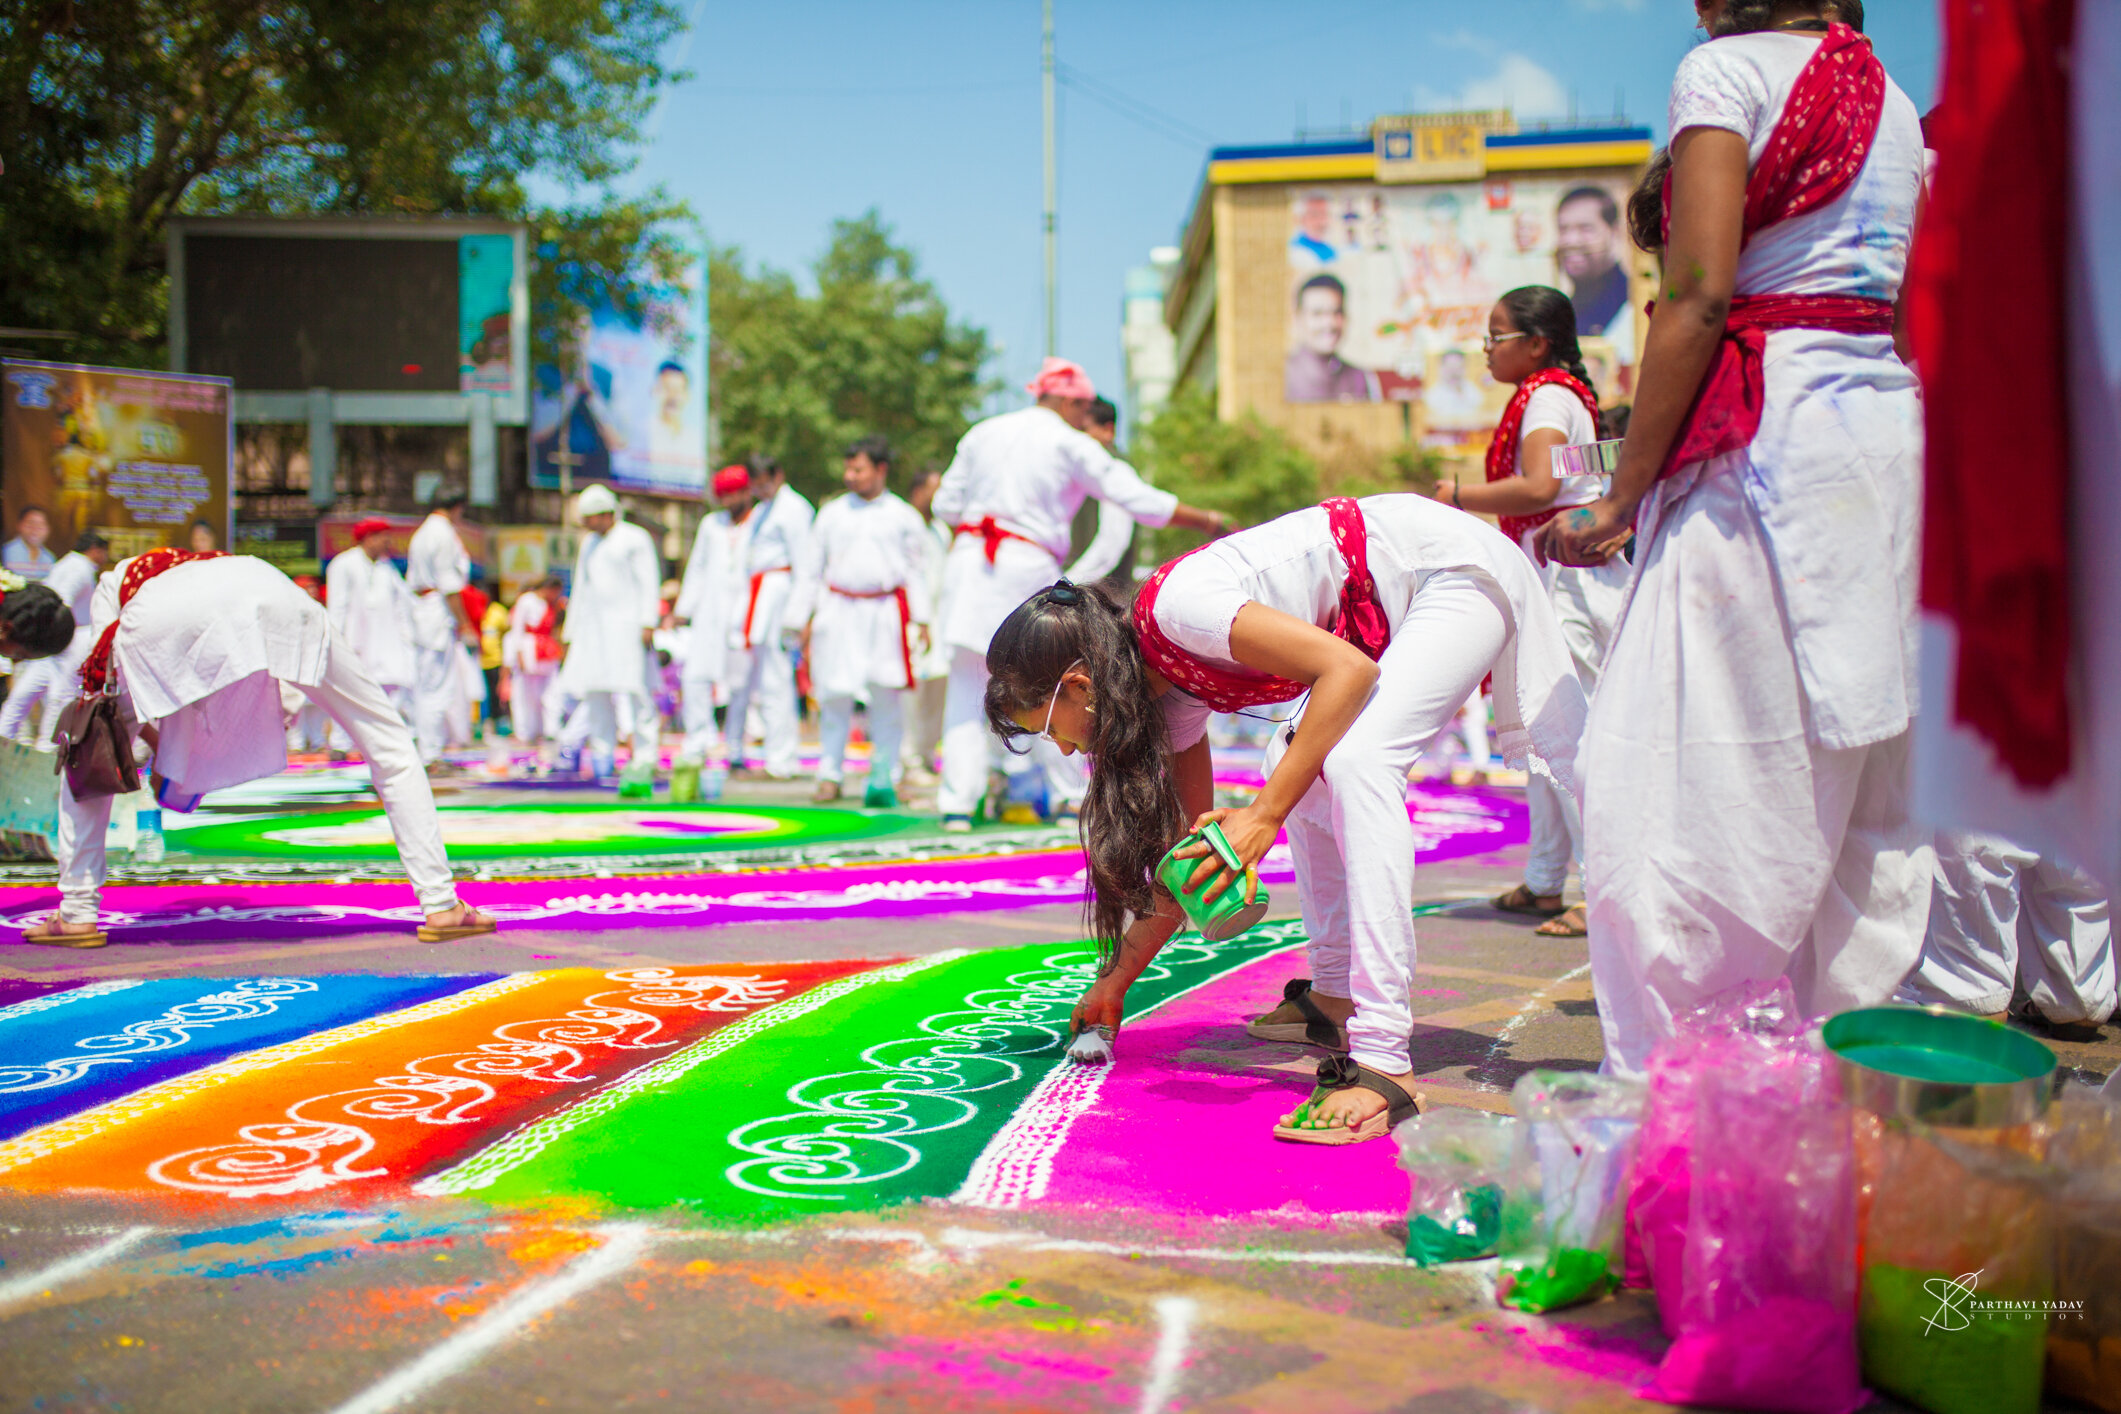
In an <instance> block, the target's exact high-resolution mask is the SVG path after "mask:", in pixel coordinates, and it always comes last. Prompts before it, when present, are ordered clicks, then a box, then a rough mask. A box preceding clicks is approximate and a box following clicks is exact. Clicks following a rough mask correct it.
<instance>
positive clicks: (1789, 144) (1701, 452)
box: [1651, 24, 1893, 479]
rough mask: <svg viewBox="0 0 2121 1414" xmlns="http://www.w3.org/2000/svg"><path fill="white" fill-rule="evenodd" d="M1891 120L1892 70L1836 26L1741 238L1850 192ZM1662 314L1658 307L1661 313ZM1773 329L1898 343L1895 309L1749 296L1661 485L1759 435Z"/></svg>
mask: <svg viewBox="0 0 2121 1414" xmlns="http://www.w3.org/2000/svg"><path fill="white" fill-rule="evenodd" d="M1884 112H1885V66H1884V65H1882V64H1880V63H1879V62H1878V56H1877V55H1876V54H1874V53H1873V52H1872V51H1871V42H1870V41H1869V40H1868V39H1865V38H1864V37H1863V36H1862V35H1860V34H1858V33H1856V32H1855V31H1854V30H1852V29H1850V28H1849V27H1848V26H1847V25H1844V24H1835V25H1833V26H1831V27H1830V28H1829V29H1828V30H1827V33H1826V38H1825V39H1823V40H1821V41H1820V42H1819V48H1818V51H1817V52H1816V53H1814V54H1813V55H1812V57H1811V58H1810V59H1808V60H1806V61H1805V65H1804V68H1803V70H1802V71H1801V72H1800V73H1799V74H1798V75H1797V82H1796V84H1795V85H1794V86H1793V87H1792V88H1791V89H1790V96H1789V100H1788V101H1787V102H1786V103H1785V104H1784V105H1783V108H1782V116H1781V117H1780V118H1777V119H1776V120H1775V130H1774V132H1772V133H1770V134H1769V135H1768V141H1767V147H1766V148H1765V149H1763V150H1762V152H1761V154H1760V160H1759V161H1758V162H1756V163H1754V164H1753V170H1752V172H1751V174H1750V175H1749V176H1748V177H1747V178H1746V184H1745V223H1744V227H1743V232H1744V234H1743V239H1744V240H1746V241H1750V240H1752V238H1753V235H1754V233H1755V232H1757V231H1760V230H1762V229H1764V228H1765V227H1768V226H1772V225H1775V224H1776V223H1778V222H1781V221H1787V220H1789V219H1790V218H1791V217H1794V216H1802V215H1804V214H1805V213H1806V212H1808V211H1816V210H1817V209H1819V208H1820V207H1822V206H1825V205H1826V204H1827V203H1828V202H1830V201H1832V200H1834V199H1835V198H1836V197H1838V196H1840V195H1841V194H1842V193H1843V192H1845V191H1847V190H1848V188H1849V184H1850V183H1851V182H1853V181H1855V180H1856V176H1857V174H1858V173H1859V172H1861V171H1862V170H1863V164H1864V163H1865V162H1867V161H1869V160H1870V155H1871V144H1872V143H1873V142H1875V141H1876V140H1877V137H1878V122H1879V119H1880V118H1881V117H1882V116H1883V115H1884ZM1664 229H1665V235H1666V238H1667V241H1668V242H1669V238H1670V236H1671V230H1672V183H1670V182H1666V183H1665V187H1664ZM1655 309H1656V307H1655V306H1654V305H1653V306H1651V311H1652V313H1653V314H1654V313H1655ZM1770 329H1832V330H1836V331H1839V332H1841V333H1847V334H1890V333H1892V331H1893V307H1892V305H1890V304H1889V303H1887V302H1886V301H1884V300H1870V299H1859V298H1856V297H1854V296H1849V295H1794V294H1767V295H1741V296H1739V297H1738V298H1737V299H1735V300H1733V301H1732V302H1731V313H1730V317H1729V319H1728V320H1727V322H1726V324H1725V326H1724V337H1723V342H1722V343H1721V344H1719V345H1718V346H1717V349H1716V361H1715V362H1714V363H1713V364H1711V365H1710V367H1709V371H1708V373H1707V375H1706V376H1705V377H1703V378H1702V380H1701V388H1700V390H1699V391H1698V392H1697V393H1696V394H1695V396H1694V406H1693V408H1692V409H1691V410H1690V411H1689V412H1688V413H1687V420H1686V422H1685V424H1684V425H1683V426H1682V427H1681V428H1680V430H1679V435H1678V436H1677V437H1676V438H1674V439H1673V441H1672V450H1671V452H1670V453H1669V454H1668V455H1667V456H1666V457H1665V460H1664V469H1663V470H1662V471H1660V472H1659V473H1658V476H1659V478H1660V479H1661V478H1663V477H1666V476H1670V475H1671V474H1672V473H1673V472H1675V471H1677V470H1678V469H1679V468H1680V467H1682V466H1686V465H1688V464H1690V463H1692V462H1697V461H1702V460H1704V459H1706V458H1708V457H1713V456H1719V455H1721V454H1722V453H1724V452H1733V451H1737V450H1739V449H1740V448H1742V447H1747V446H1750V445H1752V441H1753V438H1754V437H1755V436H1756V435H1758V434H1759V431H1760V409H1761V400H1762V397H1763V393H1762V382H1763V373H1762V355H1763V353H1764V351H1765V349H1766V347H1767V331H1768V330H1770Z"/></svg>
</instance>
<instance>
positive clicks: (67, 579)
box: [44, 550, 96, 633]
mask: <svg viewBox="0 0 2121 1414" xmlns="http://www.w3.org/2000/svg"><path fill="white" fill-rule="evenodd" d="M44 587H45V588H46V589H49V590H50V591H51V592H52V593H54V594H56V595H58V596H59V597H60V598H61V599H64V600H65V601H66V607H67V608H69V609H71V610H73V612H74V631H75V632H76V633H79V632H80V631H81V630H82V629H85V628H87V627H88V621H89V619H90V617H91V616H92V615H93V614H94V613H95V599H96V562H95V561H94V560H91V559H90V558H89V557H88V556H86V555H84V554H82V553H81V552H80V551H79V550H74V551H71V552H69V553H67V554H65V555H61V556H60V557H59V563H57V564H55V565H53V566H52V570H51V573H50V574H48V575H46V576H45V577H44Z"/></svg>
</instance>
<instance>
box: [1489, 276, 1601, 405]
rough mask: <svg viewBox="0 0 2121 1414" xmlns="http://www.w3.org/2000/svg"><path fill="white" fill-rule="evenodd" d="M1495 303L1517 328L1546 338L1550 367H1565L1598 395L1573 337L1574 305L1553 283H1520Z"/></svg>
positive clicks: (1574, 333)
mask: <svg viewBox="0 0 2121 1414" xmlns="http://www.w3.org/2000/svg"><path fill="white" fill-rule="evenodd" d="M1496 303H1497V304H1499V305H1501V306H1502V307H1503V309H1504V311H1505V312H1507V313H1508V314H1509V316H1510V322H1511V323H1512V324H1514V325H1516V326H1517V328H1518V330H1519V331H1520V332H1522V333H1525V334H1531V335H1536V336H1537V337H1539V338H1542V339H1545V340H1546V341H1547V366H1548V367H1549V368H1559V369H1562V370H1564V371H1565V372H1567V373H1568V374H1569V375H1570V376H1571V377H1573V378H1574V379H1575V380H1576V381H1577V382H1579V383H1581V384H1583V386H1584V387H1586V388H1589V389H1590V390H1591V396H1592V398H1593V399H1595V398H1597V396H1598V385H1597V384H1595V383H1593V382H1592V381H1591V373H1590V370H1589V369H1587V368H1585V367H1584V366H1583V348H1582V346H1581V345H1580V344H1578V343H1577V341H1576V306H1575V305H1573V304H1571V303H1569V297H1568V296H1567V295H1565V294H1563V293H1562V292H1561V291H1559V290H1557V289H1555V288H1554V287H1553V286H1552V285H1520V286H1518V287H1517V288H1516V289H1514V290H1511V291H1510V292H1509V293H1508V294H1506V295H1504V296H1503V297H1502V298H1501V299H1499V300H1497V301H1496ZM1604 421H1605V419H1604V418H1603V417H1601V418H1600V419H1599V422H1600V424H1601V425H1602V424H1603V423H1604Z"/></svg>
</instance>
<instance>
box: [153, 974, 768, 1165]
mask: <svg viewBox="0 0 2121 1414" xmlns="http://www.w3.org/2000/svg"><path fill="white" fill-rule="evenodd" d="M603 980H605V981H607V982H617V983H619V984H620V986H619V987H618V988H616V989H614V990H611V991H603V992H597V993H594V994H592V995H590V996H587V997H584V998H583V999H582V1002H581V1005H579V1006H576V1007H574V1008H571V1009H570V1010H569V1011H568V1012H567V1013H566V1014H565V1015H564V1016H558V1017H546V1018H542V1019H539V1020H533V1021H510V1022H504V1023H503V1024H501V1025H500V1026H497V1027H495V1028H494V1031H493V1037H494V1039H493V1040H491V1041H484V1042H481V1043H480V1044H479V1045H477V1046H475V1047H473V1048H472V1049H471V1050H468V1051H457V1052H449V1053H445V1054H442V1055H434V1056H422V1057H420V1058H419V1059H417V1060H414V1061H411V1062H409V1063H408V1064H407V1065H406V1066H405V1069H404V1072H403V1073H402V1074H398V1075H384V1076H378V1077H377V1078H376V1079H375V1080H374V1081H373V1082H372V1083H370V1084H368V1085H365V1086H361V1087H360V1088H358V1089H353V1090H339V1091H334V1092H331V1093H329V1094H324V1095H314V1096H311V1097H310V1098H308V1099H305V1100H300V1101H297V1102H296V1103H294V1104H292V1105H290V1106H288V1107H287V1109H286V1111H285V1112H284V1117H283V1118H278V1119H272V1120H266V1121H263V1122H260V1123H254V1124H246V1125H242V1126H240V1127H239V1128H238V1129H237V1130H236V1136H237V1138H236V1142H234V1143H226V1144H215V1145H210V1146H207V1147H204V1148H199V1149H188V1150H185V1151H184V1152H182V1153H178V1154H171V1155H169V1156H167V1157H166V1158H162V1159H158V1160H156V1161H155V1162H154V1163H152V1164H150V1165H149V1166H148V1170H147V1172H148V1176H149V1177H150V1178H152V1179H153V1180H154V1181H155V1182H157V1183H160V1184H162V1185H164V1186H166V1187H170V1188H181V1189H187V1190H189V1191H191V1192H195V1193H220V1194H224V1195H227V1196H230V1197H264V1196H274V1195H286V1194H293V1193H311V1192H315V1191H316V1190H318V1189H322V1188H329V1187H332V1186H334V1185H337V1184H341V1183H350V1182H354V1181H356V1180H359V1179H369V1178H385V1177H388V1176H389V1170H388V1169H387V1168H376V1167H362V1166H361V1165H362V1163H363V1161H364V1160H366V1159H367V1157H368V1155H369V1154H370V1153H371V1152H373V1151H374V1149H375V1148H376V1138H375V1135H374V1134H373V1133H371V1132H370V1130H369V1128H368V1127H367V1125H366V1124H365V1123H362V1121H380V1122H383V1123H406V1122H413V1123H419V1124H434V1125H447V1124H471V1123H477V1122H479V1121H481V1120H483V1119H485V1118H486V1116H485V1114H484V1113H483V1111H484V1109H485V1107H486V1106H487V1105H488V1104H490V1103H491V1102H492V1101H493V1100H495V1099H496V1098H497V1097H499V1095H500V1094H501V1091H500V1089H499V1088H498V1087H497V1086H496V1085H495V1084H493V1083H492V1082H493V1081H494V1080H507V1081H516V1082H523V1081H534V1082H541V1083H545V1084H551V1085H579V1084H583V1083H585V1082H588V1081H591V1080H594V1079H595V1078H596V1076H595V1074H594V1072H591V1071H586V1070H585V1069H584V1067H586V1066H588V1065H589V1064H590V1063H591V1059H592V1058H591V1057H590V1056H589V1055H588V1054H586V1051H587V1050H590V1049H595V1050H598V1051H603V1052H608V1051H650V1050H667V1049H668V1048H670V1047H672V1046H676V1045H678V1044H680V1042H681V1041H682V1040H683V1039H684V1037H683V1036H682V1035H675V1036H672V1035H666V1034H665V1028H666V1023H667V1022H668V1021H669V1020H670V1015H663V1016H658V1015H655V1014H654V1013H655V1012H658V1011H660V1012H664V1013H668V1014H676V1013H682V1012H720V1013H734V1012H745V1011H751V1010H754V1009H756V1008H758V1007H762V1006H767V1005H770V1004H771V1003H773V1002H775V1001H777V1000H779V998H780V996H781V994H782V992H784V991H785V990H786V989H787V986H788V982H787V980H786V979H784V978H777V977H761V976H758V975H755V974H754V975H748V976H716V975H712V974H694V975H681V974H679V973H678V972H677V971H676V970H675V969H672V968H668V967H633V968H623V969H620V970H618V971H614V972H607V973H605V974H604V979H603Z"/></svg>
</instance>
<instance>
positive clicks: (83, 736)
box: [52, 692, 140, 800]
mask: <svg viewBox="0 0 2121 1414" xmlns="http://www.w3.org/2000/svg"><path fill="white" fill-rule="evenodd" d="M127 715H128V714H127V713H125V712H123V711H121V710H120V709H119V706H118V698H117V696H116V695H115V694H111V693H101V692H99V693H97V694H95V695H94V696H92V697H77V698H75V699H74V700H73V701H71V702H69V703H67V704H66V708H65V710H64V711H62V712H60V713H59V728H58V730H57V731H55V732H53V733H52V745H53V746H55V747H57V748H58V751H59V761H58V764H57V766H55V767H54V768H53V769H54V770H55V771H64V772H65V773H66V788H67V789H68V790H70V791H72V792H73V796H74V799H76V800H95V799H98V798H100V797H102V796H106V795H129V794H131V793H132V792H134V791H136V790H138V789H140V767H139V764H138V763H137V762H136V761H134V759H133V731H132V723H131V722H129V721H127V720H126V717H127Z"/></svg>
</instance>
